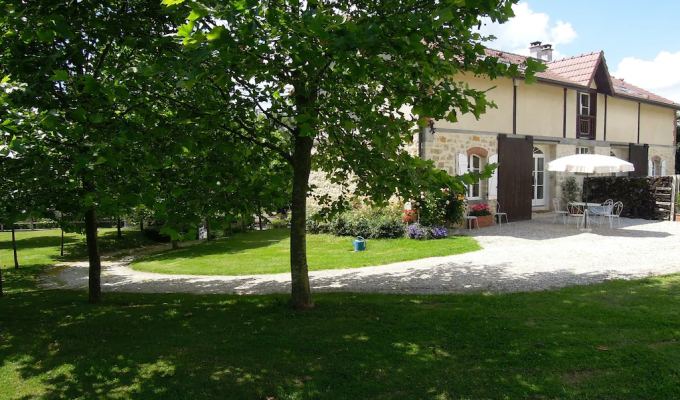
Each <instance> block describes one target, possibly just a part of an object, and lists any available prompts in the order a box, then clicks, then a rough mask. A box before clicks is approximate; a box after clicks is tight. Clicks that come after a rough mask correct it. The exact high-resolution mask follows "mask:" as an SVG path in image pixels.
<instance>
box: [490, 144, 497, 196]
mask: <svg viewBox="0 0 680 400" xmlns="http://www.w3.org/2000/svg"><path fill="white" fill-rule="evenodd" d="M497 162H498V154H494V155H492V156H491V157H489V164H495V163H497ZM489 199H498V168H496V169H495V170H494V171H493V175H491V178H489Z"/></svg>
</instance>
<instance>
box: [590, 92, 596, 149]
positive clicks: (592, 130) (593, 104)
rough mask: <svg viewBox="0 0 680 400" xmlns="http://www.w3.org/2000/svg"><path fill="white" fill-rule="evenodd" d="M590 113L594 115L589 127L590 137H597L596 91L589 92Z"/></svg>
mask: <svg viewBox="0 0 680 400" xmlns="http://www.w3.org/2000/svg"><path fill="white" fill-rule="evenodd" d="M590 115H591V116H593V117H595V118H596V119H594V120H593V122H592V124H591V125H592V126H591V128H590V138H591V139H593V140H594V139H596V138H597V93H591V94H590Z"/></svg>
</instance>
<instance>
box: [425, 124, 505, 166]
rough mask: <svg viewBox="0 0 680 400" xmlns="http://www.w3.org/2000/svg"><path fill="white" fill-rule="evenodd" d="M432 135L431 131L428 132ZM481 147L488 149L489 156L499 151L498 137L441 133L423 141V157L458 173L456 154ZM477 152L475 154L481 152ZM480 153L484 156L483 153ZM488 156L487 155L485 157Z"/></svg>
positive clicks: (466, 152)
mask: <svg viewBox="0 0 680 400" xmlns="http://www.w3.org/2000/svg"><path fill="white" fill-rule="evenodd" d="M425 135H429V136H430V137H432V134H431V133H426V134H425ZM473 148H479V149H481V150H483V151H486V153H487V157H488V156H491V155H494V154H497V153H498V139H497V137H496V136H494V135H469V134H462V133H449V132H446V133H439V132H437V133H436V134H435V135H434V138H433V139H432V140H430V141H425V142H424V143H423V158H424V159H426V160H432V161H434V163H435V166H436V167H437V168H439V169H443V170H445V171H446V172H447V173H449V174H451V175H456V174H457V173H458V171H456V156H457V154H459V153H462V154H468V150H471V149H473ZM480 153H481V152H479V153H477V152H476V153H475V154H480ZM480 155H482V156H483V153H481V154H480ZM485 158H486V157H485Z"/></svg>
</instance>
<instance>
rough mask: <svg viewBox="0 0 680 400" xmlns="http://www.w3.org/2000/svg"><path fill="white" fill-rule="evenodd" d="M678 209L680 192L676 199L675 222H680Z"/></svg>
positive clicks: (679, 206)
mask: <svg viewBox="0 0 680 400" xmlns="http://www.w3.org/2000/svg"><path fill="white" fill-rule="evenodd" d="M678 208H680V192H679V193H678V196H677V197H676V198H675V222H680V212H678Z"/></svg>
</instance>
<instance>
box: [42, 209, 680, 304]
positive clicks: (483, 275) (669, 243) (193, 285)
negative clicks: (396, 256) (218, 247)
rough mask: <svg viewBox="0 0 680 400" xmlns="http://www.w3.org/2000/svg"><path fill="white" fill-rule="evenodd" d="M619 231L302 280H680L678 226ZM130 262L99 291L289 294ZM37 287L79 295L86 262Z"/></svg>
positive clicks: (531, 233)
mask: <svg viewBox="0 0 680 400" xmlns="http://www.w3.org/2000/svg"><path fill="white" fill-rule="evenodd" d="M622 225H623V227H622V228H620V229H613V230H610V229H609V227H608V226H607V227H597V226H596V227H595V229H593V232H591V233H583V232H581V231H579V230H578V229H576V227H575V226H574V225H573V223H572V225H570V226H564V225H562V224H560V223H559V222H558V223H556V224H553V223H552V215H551V214H538V215H535V218H534V219H533V220H531V221H524V222H516V223H511V224H509V225H507V224H503V225H502V226H497V225H496V226H493V227H490V228H484V229H480V230H473V231H472V236H474V237H475V238H477V240H478V241H479V243H480V244H481V245H482V247H483V248H484V249H483V250H481V251H477V252H473V253H468V254H462V255H456V256H449V257H437V258H428V259H424V260H417V261H408V262H401V263H396V264H390V265H383V266H378V267H365V268H356V269H344V270H328V271H315V272H311V273H310V280H311V282H310V283H311V286H312V290H313V291H314V292H334V291H341V292H381V293H423V294H436V293H466V292H480V291H483V292H494V293H505V292H519V291H536V290H547V289H551V288H558V287H564V286H570V285H583V284H588V283H593V282H602V281H605V280H609V279H615V278H623V279H632V278H637V277H645V276H650V275H663V274H670V273H674V272H680V257H679V256H680V223H676V222H658V221H644V220H629V219H623V220H622ZM463 233H464V234H467V233H468V231H464V232H463ZM165 248H167V246H161V247H156V248H154V249H153V250H151V251H158V250H161V249H165ZM369 251H370V250H369ZM146 252H149V250H147V251H146ZM131 260H132V257H125V258H123V259H120V260H117V261H106V260H104V261H103V272H102V288H103V291H105V292H139V293H239V294H263V293H289V292H290V275H289V274H276V275H252V276H232V277H230V276H197V275H164V274H156V273H146V272H137V271H133V270H132V269H130V268H129V267H128V265H129V263H130V261H131ZM40 285H41V286H42V287H45V288H62V289H84V288H86V287H87V262H78V263H72V264H69V265H62V266H56V267H54V268H52V269H50V270H48V271H47V272H46V274H45V275H44V276H43V277H42V279H41V283H40Z"/></svg>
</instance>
